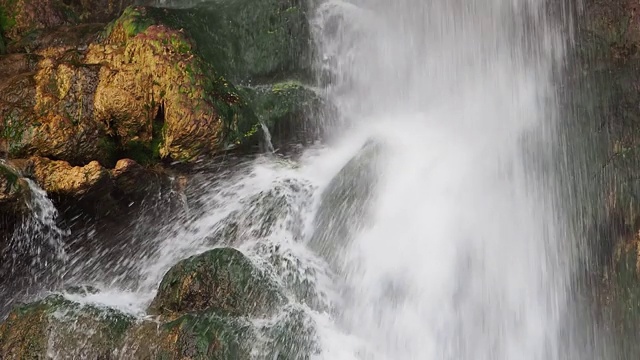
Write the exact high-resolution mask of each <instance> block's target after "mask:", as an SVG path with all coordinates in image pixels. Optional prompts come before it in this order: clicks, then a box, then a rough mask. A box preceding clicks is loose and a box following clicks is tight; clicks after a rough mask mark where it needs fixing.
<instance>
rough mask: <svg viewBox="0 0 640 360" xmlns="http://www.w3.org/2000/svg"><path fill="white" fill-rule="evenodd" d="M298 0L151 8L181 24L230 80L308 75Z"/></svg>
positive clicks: (303, 11)
mask: <svg viewBox="0 0 640 360" xmlns="http://www.w3.org/2000/svg"><path fill="white" fill-rule="evenodd" d="M308 11H309V10H308V9H307V3H306V2H305V1H302V0H263V1H258V2H255V1H251V0H216V1H208V2H203V3H201V4H198V5H197V6H195V7H193V8H189V9H156V10H154V11H150V12H149V13H150V14H152V16H154V17H155V18H157V19H159V20H160V21H161V22H163V23H165V24H167V25H169V26H171V27H174V28H182V29H185V30H186V31H187V32H188V33H189V34H190V35H191V36H192V38H193V39H194V40H195V42H196V44H197V46H198V52H199V54H200V55H201V56H202V57H203V58H204V59H205V60H206V61H208V62H209V63H211V64H212V65H213V66H214V68H215V69H216V70H217V71H219V72H220V74H221V75H223V76H225V77H226V78H228V79H229V80H230V81H232V82H234V83H242V82H245V81H249V80H251V81H253V82H254V83H255V82H265V81H268V82H272V81H274V79H282V78H283V76H284V77H289V76H292V75H298V76H301V77H305V76H309V73H310V67H311V62H310V52H311V46H310V44H311V36H310V31H309V25H308V24H309V21H308V18H307V16H308V15H307V13H308Z"/></svg>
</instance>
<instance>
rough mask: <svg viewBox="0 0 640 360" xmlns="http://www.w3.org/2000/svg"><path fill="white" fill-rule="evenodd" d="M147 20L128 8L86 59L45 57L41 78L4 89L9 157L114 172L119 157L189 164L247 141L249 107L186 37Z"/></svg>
mask: <svg viewBox="0 0 640 360" xmlns="http://www.w3.org/2000/svg"><path fill="white" fill-rule="evenodd" d="M146 11H147V9H146V8H128V9H127V10H126V11H125V12H124V14H123V15H122V16H121V17H120V18H119V19H118V20H116V21H115V22H113V23H112V24H111V25H110V26H109V27H108V28H107V31H106V33H105V34H104V39H103V40H102V41H99V42H93V43H91V44H90V45H88V46H87V48H86V49H85V50H83V51H80V50H68V51H65V52H64V53H63V54H62V55H60V54H59V51H58V52H57V51H54V50H52V49H51V48H49V49H48V50H43V52H42V54H43V56H45V57H44V59H42V60H41V61H40V62H39V63H38V66H37V71H36V73H35V74H33V73H24V74H23V75H20V76H14V77H13V78H11V79H10V80H9V81H8V82H7V83H5V85H4V86H5V91H4V92H3V94H2V96H0V117H2V119H3V123H2V124H0V126H1V127H2V130H3V131H2V133H3V134H5V136H3V144H2V145H4V146H3V147H4V149H3V150H4V151H5V152H6V153H8V154H9V156H10V157H24V156H28V155H39V156H46V157H51V158H56V159H62V160H66V161H69V162H70V163H72V164H86V163H88V162H90V161H92V160H97V161H100V163H101V164H103V165H107V166H109V165H112V164H113V163H114V162H115V160H116V159H117V158H118V157H120V158H122V157H131V158H133V159H134V160H138V161H140V162H152V161H154V160H158V159H159V158H170V159H173V160H192V159H195V158H196V157H198V156H200V155H213V154H215V153H216V152H219V151H221V150H224V149H225V148H226V147H227V146H229V145H231V144H235V145H237V144H240V143H241V142H242V140H243V139H244V134H246V133H247V132H249V130H250V129H251V127H252V126H253V124H254V123H256V122H257V120H256V119H255V116H254V115H253V113H252V112H251V111H250V110H249V109H248V107H247V106H246V103H245V101H244V100H243V99H242V98H241V97H240V95H239V94H238V92H237V91H236V90H235V89H234V87H233V86H232V85H231V84H229V83H228V82H227V81H226V80H224V79H223V78H220V77H218V76H217V75H216V73H215V72H214V71H213V69H212V68H211V67H210V66H209V65H208V64H207V63H205V62H204V61H202V59H201V58H200V57H198V56H197V55H196V54H195V53H194V51H193V45H192V42H191V40H190V39H189V37H188V36H187V35H186V34H185V33H184V32H183V31H180V30H174V29H171V28H169V27H166V26H164V25H162V24H154V20H153V19H150V18H148V17H147V16H146V15H145V14H146ZM60 56H61V57H60Z"/></svg>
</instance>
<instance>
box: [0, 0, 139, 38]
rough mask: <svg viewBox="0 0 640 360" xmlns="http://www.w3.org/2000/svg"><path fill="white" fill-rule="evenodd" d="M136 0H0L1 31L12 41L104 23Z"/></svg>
mask: <svg viewBox="0 0 640 360" xmlns="http://www.w3.org/2000/svg"><path fill="white" fill-rule="evenodd" d="M133 2H134V0H121V1H113V0H82V1H67V0H0V30H2V29H3V30H4V33H5V35H6V36H7V37H8V38H10V39H11V40H13V41H18V40H20V39H21V38H22V37H25V36H28V35H29V34H31V33H34V32H36V31H45V32H46V31H47V30H49V29H54V28H57V27H60V26H63V25H78V24H82V23H105V22H108V21H110V20H112V19H114V18H116V17H118V15H119V14H120V13H121V12H122V10H124V8H125V7H126V6H128V5H131V4H132V3H133Z"/></svg>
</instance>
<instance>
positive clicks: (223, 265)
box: [149, 248, 283, 316]
mask: <svg viewBox="0 0 640 360" xmlns="http://www.w3.org/2000/svg"><path fill="white" fill-rule="evenodd" d="M282 302H283V297H282V295H281V294H280V293H279V292H278V290H277V288H276V286H275V284H274V283H273V282H272V281H271V280H270V279H269V277H268V275H267V274H265V273H264V272H263V271H261V270H259V269H258V268H256V267H255V265H254V264H253V263H252V262H251V261H250V260H249V259H248V258H246V257H245V256H244V255H243V254H242V253H241V252H239V251H238V250H235V249H232V248H218V249H214V250H211V251H207V252H205V253H203V254H200V255H197V256H193V257H191V258H189V259H186V260H183V261H181V262H179V263H178V264H177V265H175V266H174V267H172V268H171V270H169V272H168V273H167V274H166V275H165V276H164V278H163V279H162V282H161V284H160V288H159V290H158V294H157V295H156V297H155V299H154V300H153V302H152V303H151V306H150V309H149V312H150V313H154V314H171V313H184V312H195V311H202V310H208V311H213V312H216V313H217V314H226V315H232V316H250V315H252V316H255V315H264V314H267V313H269V312H270V311H272V310H273V309H274V308H275V307H277V306H278V305H280V304H281V303H282Z"/></svg>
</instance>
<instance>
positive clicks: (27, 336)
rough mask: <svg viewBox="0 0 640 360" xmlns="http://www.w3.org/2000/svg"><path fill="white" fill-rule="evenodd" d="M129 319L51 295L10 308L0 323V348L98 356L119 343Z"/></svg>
mask: <svg viewBox="0 0 640 360" xmlns="http://www.w3.org/2000/svg"><path fill="white" fill-rule="evenodd" d="M133 323H134V319H133V318H132V317H131V316H128V315H125V314H122V313H120V312H119V311H116V310H113V309H107V308H97V307H94V306H88V305H82V304H78V303H74V302H72V301H69V300H66V299H65V298H63V297H62V296H60V295H53V296H49V297H47V298H45V299H43V300H41V301H37V302H35V303H31V304H27V305H23V306H20V307H18V308H16V309H14V311H13V312H12V313H11V315H10V316H9V319H8V320H7V322H6V323H4V324H2V326H1V327H0V349H6V348H7V347H9V348H14V349H19V350H10V351H17V352H18V353H21V355H20V356H22V357H20V358H25V357H24V356H27V357H28V358H44V357H45V356H46V355H47V354H48V352H49V351H50V352H53V353H55V354H57V356H60V357H65V358H75V357H77V356H79V355H80V354H82V355H83V356H82V357H91V358H101V357H103V356H104V355H105V354H110V353H112V352H113V351H115V350H116V349H117V348H119V347H120V345H121V343H122V342H123V340H124V337H125V334H126V333H127V331H128V329H129V328H130V327H131V326H132V325H133ZM5 330H8V331H5ZM45 345H46V346H45ZM25 353H26V354H28V355H26V354H25ZM13 354H15V353H9V354H7V353H5V354H0V356H1V355H7V358H12V356H11V355H13ZM3 358H4V357H3Z"/></svg>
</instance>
